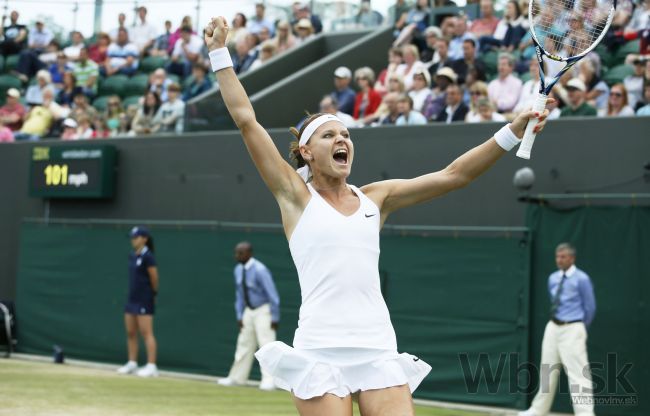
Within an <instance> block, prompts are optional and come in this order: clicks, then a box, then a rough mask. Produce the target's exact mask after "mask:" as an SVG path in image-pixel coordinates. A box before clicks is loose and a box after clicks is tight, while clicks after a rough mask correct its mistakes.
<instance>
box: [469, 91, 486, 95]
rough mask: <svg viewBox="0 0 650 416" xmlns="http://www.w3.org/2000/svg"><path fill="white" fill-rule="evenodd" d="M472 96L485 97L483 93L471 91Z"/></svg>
mask: <svg viewBox="0 0 650 416" xmlns="http://www.w3.org/2000/svg"><path fill="white" fill-rule="evenodd" d="M469 94H470V95H483V93H482V92H481V91H470V93H469Z"/></svg>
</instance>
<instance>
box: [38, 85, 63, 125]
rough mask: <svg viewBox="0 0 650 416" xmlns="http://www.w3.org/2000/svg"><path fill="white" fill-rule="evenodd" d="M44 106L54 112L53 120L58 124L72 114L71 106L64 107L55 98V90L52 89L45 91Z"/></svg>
mask: <svg viewBox="0 0 650 416" xmlns="http://www.w3.org/2000/svg"><path fill="white" fill-rule="evenodd" d="M42 105H43V107H45V108H47V109H48V110H50V113H52V121H53V123H54V124H55V125H57V124H58V123H59V122H60V121H61V120H63V119H64V118H66V117H68V114H70V107H63V106H61V105H59V103H57V102H56V100H55V99H54V92H53V91H52V90H47V89H46V90H45V91H43V104H42Z"/></svg>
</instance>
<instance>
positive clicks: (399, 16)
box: [391, 0, 411, 36]
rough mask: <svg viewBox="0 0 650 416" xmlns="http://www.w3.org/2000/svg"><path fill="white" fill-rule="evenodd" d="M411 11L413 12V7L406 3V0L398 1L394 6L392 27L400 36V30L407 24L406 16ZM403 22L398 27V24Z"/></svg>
mask: <svg viewBox="0 0 650 416" xmlns="http://www.w3.org/2000/svg"><path fill="white" fill-rule="evenodd" d="M409 10H411V6H409V4H408V3H407V2H406V0H396V1H395V5H394V6H393V13H394V14H393V15H392V22H391V23H392V25H393V27H394V28H395V29H396V32H397V33H396V34H395V36H397V34H399V30H401V29H402V28H403V27H404V24H405V23H406V16H407V15H408V12H409ZM400 22H401V24H400V25H399V27H398V24H399V23H400Z"/></svg>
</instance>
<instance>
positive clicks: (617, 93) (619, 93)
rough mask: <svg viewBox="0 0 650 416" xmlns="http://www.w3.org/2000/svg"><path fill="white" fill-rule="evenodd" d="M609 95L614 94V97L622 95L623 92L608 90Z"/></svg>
mask: <svg viewBox="0 0 650 416" xmlns="http://www.w3.org/2000/svg"><path fill="white" fill-rule="evenodd" d="M609 95H611V96H614V97H622V96H623V93H622V92H610V93H609Z"/></svg>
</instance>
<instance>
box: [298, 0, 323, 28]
mask: <svg viewBox="0 0 650 416" xmlns="http://www.w3.org/2000/svg"><path fill="white" fill-rule="evenodd" d="M302 19H307V20H309V21H310V22H311V26H312V28H313V29H314V33H316V34H317V33H320V32H322V31H323V23H322V22H321V20H320V17H318V15H315V14H312V13H311V10H310V9H309V2H306V1H303V2H300V4H299V5H298V6H297V10H296V14H294V19H293V20H292V21H291V26H293V27H294V28H295V27H296V25H297V24H298V23H299V22H300V21H301V20H302Z"/></svg>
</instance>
